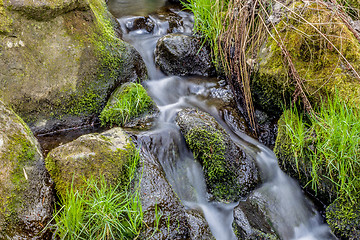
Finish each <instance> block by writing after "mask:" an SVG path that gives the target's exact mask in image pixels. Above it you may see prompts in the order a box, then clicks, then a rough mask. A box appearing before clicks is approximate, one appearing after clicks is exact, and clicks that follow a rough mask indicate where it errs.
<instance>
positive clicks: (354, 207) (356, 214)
mask: <svg viewBox="0 0 360 240" xmlns="http://www.w3.org/2000/svg"><path fill="white" fill-rule="evenodd" d="M326 219H327V222H328V224H329V226H330V228H331V230H332V231H333V232H334V233H335V234H336V235H337V236H338V237H341V238H343V239H359V237H360V207H359V204H351V203H349V202H344V201H341V200H340V201H336V202H334V203H332V204H331V205H330V206H329V207H328V208H327V209H326Z"/></svg>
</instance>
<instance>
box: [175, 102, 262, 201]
mask: <svg viewBox="0 0 360 240" xmlns="http://www.w3.org/2000/svg"><path fill="white" fill-rule="evenodd" d="M176 123H177V124H178V125H179V127H180V130H181V133H182V134H183V135H184V137H185V140H186V143H187V144H188V146H189V148H190V149H191V150H192V152H193V154H194V156H195V158H196V159H197V160H199V161H200V163H201V164H202V166H203V169H204V173H205V179H206V184H207V186H208V188H209V191H210V192H211V193H212V194H213V195H214V196H215V198H216V199H222V200H229V201H234V200H238V199H239V198H240V197H241V196H245V195H247V194H248V193H249V192H250V191H251V190H253V189H254V188H255V187H256V185H257V184H258V183H259V173H258V171H257V168H256V166H255V163H254V161H253V160H252V159H249V158H248V157H247V156H246V155H245V153H244V152H243V151H242V150H241V148H240V147H239V146H237V145H236V144H235V143H234V142H233V141H232V140H231V138H230V136H229V134H228V133H226V131H225V130H224V129H223V128H222V127H221V126H220V125H219V124H218V123H217V122H216V120H215V119H214V118H213V117H212V116H210V115H209V114H208V113H205V112H201V111H199V110H195V109H184V110H181V111H180V112H179V113H178V115H177V117H176Z"/></svg>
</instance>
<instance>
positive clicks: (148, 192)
mask: <svg viewBox="0 0 360 240" xmlns="http://www.w3.org/2000/svg"><path fill="white" fill-rule="evenodd" d="M142 160H143V163H142V169H140V170H139V171H140V173H142V180H141V184H140V187H141V190H140V195H141V203H142V209H143V211H144V222H145V225H146V226H148V227H147V228H145V230H144V233H143V234H144V236H143V237H144V239H190V231H191V230H190V226H189V222H188V218H187V216H186V214H185V208H184V206H183V205H182V204H181V202H180V200H179V198H178V196H177V195H176V194H175V193H174V191H173V189H172V188H171V185H170V184H169V183H168V181H167V180H166V177H165V174H164V173H163V170H162V168H161V165H160V164H159V163H158V162H157V161H156V159H155V158H154V157H153V156H152V155H151V154H149V153H148V152H146V151H142Z"/></svg>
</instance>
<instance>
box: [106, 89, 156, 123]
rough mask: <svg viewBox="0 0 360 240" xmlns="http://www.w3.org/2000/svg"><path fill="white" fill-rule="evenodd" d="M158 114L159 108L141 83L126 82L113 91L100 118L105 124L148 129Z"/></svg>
mask: <svg viewBox="0 0 360 240" xmlns="http://www.w3.org/2000/svg"><path fill="white" fill-rule="evenodd" d="M158 115H159V108H158V107H157V106H156V104H155V102H154V101H153V100H152V99H151V97H150V96H149V95H148V94H147V92H146V90H145V89H144V87H143V86H142V85H141V84H137V83H125V84H123V85H122V86H120V87H118V88H117V89H116V90H115V91H114V92H113V93H112V95H111V96H110V98H109V101H108V103H107V104H106V106H105V108H104V109H103V111H102V112H101V114H100V120H101V122H102V124H103V125H106V124H110V125H113V124H115V125H118V126H123V127H128V128H137V129H148V128H150V127H152V126H153V125H154V124H155V121H154V120H155V119H156V117H157V116H158Z"/></svg>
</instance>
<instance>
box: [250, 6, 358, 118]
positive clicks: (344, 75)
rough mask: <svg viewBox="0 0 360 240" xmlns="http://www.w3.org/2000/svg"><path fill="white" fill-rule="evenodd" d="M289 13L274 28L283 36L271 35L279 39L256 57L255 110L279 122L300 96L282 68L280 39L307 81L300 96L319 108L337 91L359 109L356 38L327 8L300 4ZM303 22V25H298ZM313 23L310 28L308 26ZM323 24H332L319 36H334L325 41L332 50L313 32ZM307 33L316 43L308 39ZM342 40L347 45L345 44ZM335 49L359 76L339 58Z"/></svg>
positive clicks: (292, 7) (285, 68)
mask: <svg viewBox="0 0 360 240" xmlns="http://www.w3.org/2000/svg"><path fill="white" fill-rule="evenodd" d="M288 8H289V9H291V13H289V14H287V17H283V18H282V20H281V21H280V22H278V24H277V25H276V28H277V32H278V34H280V36H278V35H277V33H275V30H272V34H273V36H276V39H273V38H272V37H268V39H267V41H266V43H265V44H264V45H263V46H262V47H261V48H260V50H259V52H258V60H259V61H258V64H257V70H258V71H257V72H256V74H254V76H253V78H252V80H251V89H252V90H251V91H252V95H253V96H254V103H255V104H256V106H257V107H259V108H261V109H262V110H264V111H266V112H268V113H271V114H273V115H274V114H277V115H278V116H280V115H281V113H282V109H283V107H282V106H283V105H284V104H288V103H289V102H290V101H291V100H292V97H293V95H294V92H295V90H296V87H295V84H294V82H293V81H292V80H290V79H291V78H292V77H291V76H289V75H288V73H289V69H288V67H287V64H285V65H284V55H283V53H282V50H281V48H280V47H279V46H278V45H277V43H276V42H277V41H278V39H279V38H281V39H283V42H284V46H285V47H286V49H287V50H288V52H289V55H290V56H291V58H292V62H293V64H294V67H295V69H296V70H297V72H298V74H299V77H300V78H301V79H304V80H305V81H303V83H302V84H303V89H302V90H303V91H304V92H306V93H309V101H310V103H312V104H313V105H314V104H316V103H319V102H320V101H321V100H320V99H321V97H323V99H326V97H327V96H328V95H330V96H331V95H333V94H335V91H338V93H339V95H340V97H341V98H342V99H345V100H346V99H350V98H351V97H350V96H354V98H353V99H352V100H351V101H353V102H354V104H355V105H359V104H360V94H359V93H360V85H359V84H358V78H357V77H356V75H357V74H356V73H355V71H356V72H357V73H358V72H360V45H359V42H358V40H357V39H356V38H355V37H354V35H353V33H352V32H351V31H350V30H349V29H348V28H347V26H346V25H345V24H344V23H343V21H342V20H341V19H339V18H338V16H337V15H334V14H333V11H332V10H331V9H330V8H327V7H326V6H325V5H322V4H318V3H307V2H303V1H296V2H293V3H292V4H291V5H290V6H289V7H288ZM298 13H300V14H298ZM296 14H298V15H296ZM299 16H302V17H303V18H304V19H300V18H299ZM309 22H311V23H312V24H308V23H309ZM325 22H326V23H331V24H326V26H322V27H321V30H320V31H322V32H323V33H325V32H326V35H327V36H330V37H329V38H327V39H328V40H329V41H330V42H331V44H330V43H329V42H328V41H325V40H324V38H323V37H322V36H321V35H320V34H319V32H318V31H316V30H315V29H314V28H313V27H312V26H314V25H322V23H325ZM295 29H296V30H295ZM304 33H306V34H307V35H308V36H312V37H311V38H307V37H304ZM342 38H344V39H346V40H345V41H342V40H341V39H342ZM323 44H325V45H323ZM328 45H329V46H328ZM330 45H331V47H330ZM323 46H325V47H323ZM335 47H336V48H337V49H339V51H340V52H341V56H344V57H345V58H346V59H347V60H346V61H347V62H349V63H350V64H351V66H352V67H353V68H354V70H355V71H354V70H353V69H351V67H350V66H349V64H348V63H347V62H346V61H345V60H344V58H342V57H341V56H340V55H339V53H338V52H337V51H336V50H335ZM330 76H331V77H330ZM296 93H300V92H296Z"/></svg>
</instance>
